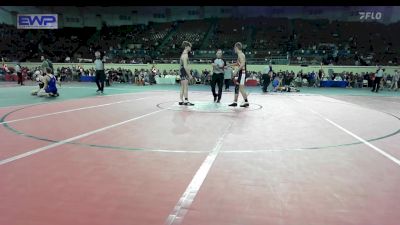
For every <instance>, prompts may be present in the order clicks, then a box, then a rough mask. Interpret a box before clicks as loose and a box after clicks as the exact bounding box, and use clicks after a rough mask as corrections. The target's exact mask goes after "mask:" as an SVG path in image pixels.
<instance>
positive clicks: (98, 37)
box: [0, 17, 400, 65]
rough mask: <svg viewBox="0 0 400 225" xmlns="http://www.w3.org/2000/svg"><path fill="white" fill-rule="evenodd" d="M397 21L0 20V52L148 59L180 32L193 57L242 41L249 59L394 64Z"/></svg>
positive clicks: (171, 47) (176, 47) (60, 58)
mask: <svg viewBox="0 0 400 225" xmlns="http://www.w3.org/2000/svg"><path fill="white" fill-rule="evenodd" d="M397 30H400V22H397V23H392V24H382V23H377V22H345V21H340V22H339V21H329V20H328V19H313V20H308V19H288V18H262V17H257V18H218V19H212V20H210V19H205V20H193V21H190V20H187V21H179V22H166V23H149V24H148V25H131V26H119V27H107V26H103V27H102V29H101V30H98V31H97V30H96V29H95V28H61V29H58V30H19V29H17V28H16V27H14V26H11V25H5V24H0V55H1V56H2V57H4V58H5V59H6V60H7V61H35V60H37V59H38V58H39V55H41V54H46V55H47V56H48V57H49V58H51V59H52V61H53V62H80V61H82V60H85V59H92V58H93V53H94V52H95V51H101V52H102V53H103V54H104V55H105V57H106V59H107V62H114V63H149V62H152V61H153V60H160V59H167V60H168V59H171V58H177V57H179V55H180V53H181V46H180V45H181V43H182V41H183V40H187V41H190V42H191V43H192V44H193V52H194V55H193V57H191V58H192V59H197V60H198V59H199V58H201V57H202V54H200V53H201V52H202V51H203V50H204V51H208V50H214V51H215V50H216V49H218V48H221V49H223V50H224V51H226V52H229V51H232V46H233V44H234V43H235V42H237V41H241V42H242V43H243V45H244V50H245V52H246V53H249V54H247V57H248V59H249V60H251V59H252V58H268V57H271V56H272V55H281V56H282V57H286V56H288V58H289V59H290V63H292V64H313V63H317V64H318V62H320V61H321V60H322V61H323V62H324V63H325V64H333V65H376V64H381V65H397V64H398V58H397V55H398V53H399V52H400V39H399V38H398V35H397V32H394V31H397Z"/></svg>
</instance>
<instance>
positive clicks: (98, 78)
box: [95, 70, 106, 91]
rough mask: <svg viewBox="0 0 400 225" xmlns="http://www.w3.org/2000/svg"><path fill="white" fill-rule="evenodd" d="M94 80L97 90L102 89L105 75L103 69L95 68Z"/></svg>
mask: <svg viewBox="0 0 400 225" xmlns="http://www.w3.org/2000/svg"><path fill="white" fill-rule="evenodd" d="M95 80H96V84H97V88H98V90H100V91H104V81H105V80H106V75H105V73H104V70H96V78H95Z"/></svg>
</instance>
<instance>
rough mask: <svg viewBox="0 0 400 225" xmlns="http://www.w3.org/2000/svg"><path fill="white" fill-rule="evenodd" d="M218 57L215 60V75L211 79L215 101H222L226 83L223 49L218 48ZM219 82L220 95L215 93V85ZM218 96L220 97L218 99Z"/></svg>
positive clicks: (213, 64)
mask: <svg viewBox="0 0 400 225" xmlns="http://www.w3.org/2000/svg"><path fill="white" fill-rule="evenodd" d="M216 55H217V58H216V59H214V60H213V63H212V66H213V75H212V79H211V91H212V93H213V96H214V102H216V103H220V101H221V97H222V85H223V84H224V67H225V66H226V62H225V60H223V59H222V50H221V49H218V50H217V54H216ZM216 84H218V95H217V93H215V85H216ZM217 97H218V99H217Z"/></svg>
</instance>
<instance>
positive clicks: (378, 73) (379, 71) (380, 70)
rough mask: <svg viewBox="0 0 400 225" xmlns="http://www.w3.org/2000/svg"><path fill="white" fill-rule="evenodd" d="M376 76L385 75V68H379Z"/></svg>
mask: <svg viewBox="0 0 400 225" xmlns="http://www.w3.org/2000/svg"><path fill="white" fill-rule="evenodd" d="M375 76H376V77H383V70H382V69H379V70H378V72H377V73H376V75H375Z"/></svg>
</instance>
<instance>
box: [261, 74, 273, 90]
mask: <svg viewBox="0 0 400 225" xmlns="http://www.w3.org/2000/svg"><path fill="white" fill-rule="evenodd" d="M262 81H263V82H262V84H263V88H262V90H263V92H267V91H268V86H269V84H270V83H271V78H270V77H269V75H268V74H263V75H262Z"/></svg>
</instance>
